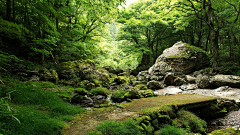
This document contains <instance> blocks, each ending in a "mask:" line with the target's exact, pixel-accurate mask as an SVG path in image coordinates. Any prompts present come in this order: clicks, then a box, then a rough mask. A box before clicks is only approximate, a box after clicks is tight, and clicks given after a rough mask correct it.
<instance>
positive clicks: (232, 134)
mask: <svg viewBox="0 0 240 135" xmlns="http://www.w3.org/2000/svg"><path fill="white" fill-rule="evenodd" d="M239 134H240V131H239V130H235V129H234V128H232V127H229V128H226V129H220V130H215V131H212V132H211V133H209V134H208V135H239Z"/></svg>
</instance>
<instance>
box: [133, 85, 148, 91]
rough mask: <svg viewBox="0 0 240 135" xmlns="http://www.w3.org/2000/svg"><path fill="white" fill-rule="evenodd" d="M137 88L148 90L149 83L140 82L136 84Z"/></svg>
mask: <svg viewBox="0 0 240 135" xmlns="http://www.w3.org/2000/svg"><path fill="white" fill-rule="evenodd" d="M134 88H135V89H137V90H147V89H148V88H147V85H146V84H138V85H136V86H134Z"/></svg>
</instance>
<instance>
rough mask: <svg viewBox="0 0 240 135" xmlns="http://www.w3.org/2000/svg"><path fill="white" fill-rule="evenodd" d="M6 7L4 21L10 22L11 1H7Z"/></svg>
mask: <svg viewBox="0 0 240 135" xmlns="http://www.w3.org/2000/svg"><path fill="white" fill-rule="evenodd" d="M6 5H7V10H6V19H7V20H8V21H11V0H7V2H6Z"/></svg>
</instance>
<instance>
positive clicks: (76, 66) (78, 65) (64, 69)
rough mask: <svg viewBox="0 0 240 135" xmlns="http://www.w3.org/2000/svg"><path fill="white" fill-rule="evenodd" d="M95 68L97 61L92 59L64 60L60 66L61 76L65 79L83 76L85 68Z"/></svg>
mask: <svg viewBox="0 0 240 135" xmlns="http://www.w3.org/2000/svg"><path fill="white" fill-rule="evenodd" d="M94 68H95V63H94V61H91V60H85V61H80V60H77V61H68V62H63V63H61V64H60V66H59V67H58V73H59V78H60V79H65V80H70V79H76V78H79V77H81V76H82V72H83V71H84V70H93V69H94Z"/></svg>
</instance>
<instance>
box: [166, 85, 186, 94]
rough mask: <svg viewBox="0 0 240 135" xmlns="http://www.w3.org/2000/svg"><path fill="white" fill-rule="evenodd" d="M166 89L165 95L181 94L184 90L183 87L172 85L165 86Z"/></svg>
mask: <svg viewBox="0 0 240 135" xmlns="http://www.w3.org/2000/svg"><path fill="white" fill-rule="evenodd" d="M164 90H165V95H175V94H179V93H181V92H182V90H181V89H179V88H176V87H172V86H169V87H167V88H164Z"/></svg>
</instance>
